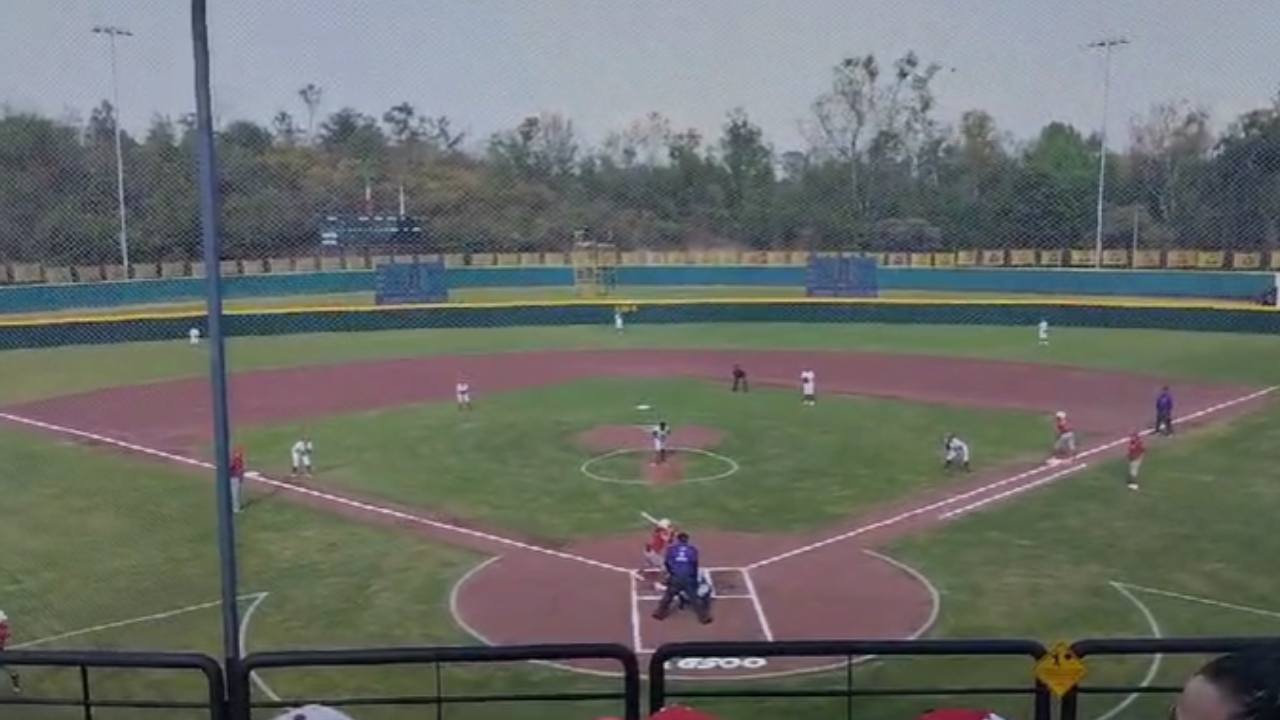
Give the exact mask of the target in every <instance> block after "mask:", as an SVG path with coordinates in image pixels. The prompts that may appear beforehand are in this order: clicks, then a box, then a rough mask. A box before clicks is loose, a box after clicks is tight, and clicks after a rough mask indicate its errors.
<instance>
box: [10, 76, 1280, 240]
mask: <svg viewBox="0 0 1280 720" xmlns="http://www.w3.org/2000/svg"><path fill="white" fill-rule="evenodd" d="M941 72H944V69H943V68H942V67H941V66H939V65H938V64H936V63H926V62H924V61H922V60H921V59H920V58H919V57H918V56H917V55H916V54H915V53H910V52H909V53H906V54H904V55H903V56H902V57H899V58H897V59H896V60H894V61H892V62H891V63H887V64H886V63H882V62H881V61H880V60H878V59H877V58H876V57H875V56H873V55H864V56H850V57H848V58H844V59H842V60H840V61H839V62H838V63H836V64H835V65H834V66H833V67H832V68H831V76H830V82H829V86H828V88H827V90H826V91H825V92H823V93H822V94H821V95H819V96H818V97H816V98H815V99H814V100H813V103H812V105H811V107H810V108H809V109H808V112H807V120H806V121H805V122H804V131H805V138H806V143H805V147H803V148H802V149H798V150H787V151H779V150H778V149H776V148H775V147H774V146H773V145H772V144H771V143H770V142H769V141H768V140H767V139H766V137H765V134H764V132H763V131H762V130H761V128H760V126H759V125H757V124H756V123H755V122H754V121H753V120H752V119H751V117H750V115H749V114H748V113H747V111H746V110H744V109H734V110H732V111H730V112H729V113H727V114H726V116H725V119H724V123H723V125H722V127H721V128H720V132H719V135H718V136H717V137H712V138H707V137H703V135H702V134H701V133H699V132H698V131H697V130H692V129H680V128H677V127H675V126H674V125H673V123H672V122H671V121H670V120H669V119H668V118H667V117H666V116H664V115H662V114H661V113H657V112H654V113H651V114H649V115H647V116H645V117H643V118H640V119H637V120H636V121H634V122H633V123H631V124H630V125H629V126H627V127H625V128H623V129H621V130H618V131H617V132H614V133H611V134H610V135H608V137H607V138H606V139H605V140H604V142H602V143H599V144H598V145H597V146H588V145H586V144H585V143H584V142H583V141H582V140H581V138H580V136H579V134H578V132H577V130H576V129H575V127H574V124H573V121H572V120H571V119H570V118H567V117H564V116H563V115H559V114H554V113H547V114H540V115H535V116H530V117H528V118H526V119H524V120H523V121H522V122H520V123H519V125H517V126H516V127H514V128H512V129H510V130H507V131H503V132H499V133H496V134H494V135H493V136H491V137H489V138H486V139H484V140H483V142H481V143H475V142H471V140H472V139H471V138H468V137H467V134H466V133H465V132H462V131H460V130H459V129H458V128H457V126H456V124H455V122H454V121H453V120H452V119H451V118H449V117H448V116H446V115H430V114H426V113H423V112H421V111H420V110H419V109H418V108H417V107H416V106H415V105H413V104H411V103H409V102H404V103H400V104H397V105H395V106H393V107H391V108H388V109H387V110H386V111H385V112H383V113H382V114H381V115H369V114H366V113H364V112H361V111H359V110H357V109H354V108H350V107H342V108H339V109H337V110H335V111H333V112H330V113H327V114H325V113H322V112H321V109H322V107H323V104H324V103H323V100H324V91H323V89H322V88H320V87H318V86H316V85H314V84H309V85H307V86H305V87H303V88H301V89H300V90H299V91H298V98H297V99H298V101H299V103H300V106H301V114H300V116H299V117H295V116H294V115H293V114H291V113H290V112H288V111H283V110H282V111H280V112H279V113H277V114H276V115H275V116H274V117H273V118H271V120H270V121H269V122H267V123H259V122H255V121H252V120H246V119H239V120H234V121H231V122H227V123H225V124H223V125H222V126H221V127H220V128H219V130H218V132H217V145H218V150H219V162H220V167H219V177H220V191H221V197H222V209H223V218H224V225H223V230H224V238H225V244H226V255H227V256H228V257H270V256H281V255H290V254H297V253H310V252H314V251H315V250H316V249H317V247H318V244H319V233H320V230H319V228H320V223H321V219H322V218H323V217H324V216H326V215H329V214H335V213H343V214H352V213H357V214H358V213H363V212H369V211H372V212H377V213H384V214H392V213H395V212H397V208H396V206H397V196H398V194H399V192H400V190H401V189H403V192H404V196H405V197H406V198H407V210H408V212H409V213H410V214H412V215H414V216H415V217H417V218H419V219H421V220H422V221H423V223H424V224H425V227H426V228H427V232H428V236H429V238H430V243H431V245H432V247H433V249H438V250H441V251H491V252H516V251H541V250H562V249H567V248H568V247H569V246H570V244H571V242H572V238H574V237H575V233H577V234H578V235H577V236H578V237H581V236H582V234H581V233H583V232H585V233H587V234H588V236H589V237H591V238H593V239H597V240H610V241H612V242H614V243H616V244H617V245H618V246H619V247H622V248H672V247H691V248H713V247H740V248H754V249H768V248H777V249H783V248H788V249H789V248H798V249H807V248H837V247H838V248H865V249H874V250H890V249H891V250H902V251H913V250H920V251H927V250H941V249H964V248H982V247H1027V248H1059V247H1073V246H1074V247H1081V246H1092V239H1093V234H1094V228H1095V199H1096V195H1095V194H1096V191H1097V169H1098V164H1099V163H1098V160H1099V152H1100V150H1101V142H1100V140H1099V138H1098V136H1097V135H1096V134H1092V133H1084V132H1081V131H1080V130H1079V129H1077V128H1075V127H1072V126H1071V125H1069V124H1065V123H1060V122H1053V123H1050V124H1048V125H1046V126H1045V127H1044V128H1042V129H1041V130H1040V132H1039V133H1038V134H1037V135H1036V136H1035V137H1032V138H1026V139H1017V138H1014V137H1012V136H1011V135H1010V134H1009V133H1007V132H1005V131H1002V130H1001V129H1000V127H999V125H998V124H997V121H996V118H994V117H992V115H991V114H990V113H987V112H985V111H983V110H976V109H975V110H970V111H968V112H965V113H963V115H961V117H960V118H959V119H958V121H957V122H956V123H954V124H947V123H944V122H942V121H941V120H939V119H938V118H937V117H936V108H935V101H934V91H933V85H934V81H935V79H936V77H937V76H938V75H939V73H941ZM114 123H115V117H114V109H113V108H112V106H111V105H110V103H107V102H103V103H102V104H101V105H99V106H98V107H97V108H95V109H93V111H92V112H91V113H90V115H89V117H88V119H87V120H83V121H76V120H68V119H55V118H50V117H44V116H39V115H35V114H30V113H14V112H5V113H3V114H0V260H9V261H26V260H41V261H45V262H59V263H76V262H110V261H113V260H114V259H115V247H116V237H117V231H118V230H117V225H116V222H117V221H116V215H115V211H116V194H115V192H116V191H115V155H114V145H113V143H114V134H113V133H114ZM193 142H194V127H193V125H192V122H191V119H190V118H189V117H184V118H178V119H176V120H175V119H171V118H167V117H156V118H155V119H154V120H153V121H152V123H151V124H150V127H149V128H147V130H146V131H145V132H144V133H142V134H141V135H140V136H136V137H135V136H133V135H126V136H125V138H124V149H123V152H124V163H125V166H126V173H127V178H128V182H127V188H126V205H127V208H128V214H129V218H130V231H129V236H130V245H131V251H132V254H133V256H134V257H135V258H136V259H138V260H150V261H157V260H176V259H189V258H195V257H197V256H198V255H199V232H198V217H197V201H196V195H195V184H194V177H195V172H194V159H193V158H194V154H193ZM1114 145H1116V146H1118V147H1117V149H1114V150H1112V152H1111V153H1110V154H1109V155H1108V164H1107V167H1108V170H1107V183H1106V184H1107V196H1106V205H1105V212H1104V223H1103V226H1104V233H1105V241H1106V244H1107V245H1108V246H1111V247H1128V246H1129V243H1130V242H1131V240H1132V237H1133V233H1134V232H1135V227H1136V229H1137V232H1138V234H1139V237H1140V239H1141V242H1142V244H1143V246H1144V247H1203V248H1234V249H1276V248H1280V96H1278V97H1277V99H1276V101H1275V102H1274V103H1272V104H1271V105H1269V106H1266V107H1261V108H1258V109H1256V110H1253V111H1251V112H1247V113H1245V114H1243V115H1241V116H1239V117H1237V118H1235V119H1234V120H1233V121H1231V122H1230V123H1229V124H1228V125H1227V126H1226V129H1225V130H1223V131H1222V132H1220V133H1215V132H1214V130H1213V127H1212V124H1211V122H1210V116H1209V112H1208V110H1207V109H1205V108H1203V107H1199V106H1196V105H1193V104H1191V103H1188V102H1185V101H1171V102H1166V103H1161V104H1159V105H1156V106H1155V107H1153V108H1151V110H1150V111H1149V113H1147V114H1146V115H1145V116H1142V117H1138V118H1134V119H1133V120H1132V121H1131V123H1130V127H1129V133H1128V138H1127V142H1118V143H1114ZM477 148H479V149H477ZM367 197H372V198H374V199H375V202H374V205H373V207H369V206H368V205H367V204H366V203H367V200H366V198H367Z"/></svg>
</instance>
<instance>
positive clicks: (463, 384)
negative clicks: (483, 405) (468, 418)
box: [453, 378, 471, 410]
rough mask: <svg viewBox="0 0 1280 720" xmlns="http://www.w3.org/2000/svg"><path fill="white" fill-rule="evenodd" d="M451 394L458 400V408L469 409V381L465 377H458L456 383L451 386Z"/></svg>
mask: <svg viewBox="0 0 1280 720" xmlns="http://www.w3.org/2000/svg"><path fill="white" fill-rule="evenodd" d="M453 394H454V398H455V399H456V400H457V401H458V409H459V410H470V409H471V383H469V382H467V381H466V379H465V378H459V379H458V384H457V385H455V386H454V387H453Z"/></svg>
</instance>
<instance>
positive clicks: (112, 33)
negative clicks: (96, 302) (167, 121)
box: [93, 25, 133, 280]
mask: <svg viewBox="0 0 1280 720" xmlns="http://www.w3.org/2000/svg"><path fill="white" fill-rule="evenodd" d="M93 33H94V34H95V35H106V36H107V47H108V48H109V49H110V55H111V102H112V103H113V104H114V105H115V117H114V118H113V119H114V120H115V123H114V124H115V131H116V133H115V134H116V207H117V209H118V211H119V214H120V263H121V264H122V265H123V266H124V277H125V279H126V280H128V279H129V221H128V217H127V213H126V212H125V208H124V150H123V148H122V142H121V138H120V136H121V134H122V131H121V129H120V78H119V75H118V73H117V70H116V38H118V37H133V33H132V32H130V31H129V30H126V29H125V28H122V27H117V26H115V25H95V26H94V27H93Z"/></svg>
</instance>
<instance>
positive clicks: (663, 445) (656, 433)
mask: <svg viewBox="0 0 1280 720" xmlns="http://www.w3.org/2000/svg"><path fill="white" fill-rule="evenodd" d="M650 434H651V435H652V437H653V462H652V463H650V464H652V465H660V464H662V463H664V462H666V461H667V438H669V437H670V436H671V428H670V427H668V426H667V421H666V420H662V421H660V422H659V423H658V424H657V425H655V426H654V427H653V430H652V431H651V432H650Z"/></svg>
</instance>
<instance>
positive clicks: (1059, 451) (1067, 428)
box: [1053, 410, 1076, 460]
mask: <svg viewBox="0 0 1280 720" xmlns="http://www.w3.org/2000/svg"><path fill="white" fill-rule="evenodd" d="M1053 427H1054V430H1055V431H1056V432H1057V434H1058V438H1057V439H1056V440H1054V442H1053V457H1054V458H1057V459H1059V460H1074V459H1075V457H1076V433H1075V430H1074V429H1073V428H1072V427H1071V421H1070V420H1068V419H1067V413H1066V412H1065V411H1063V410H1059V411H1058V412H1056V413H1054V415H1053Z"/></svg>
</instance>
